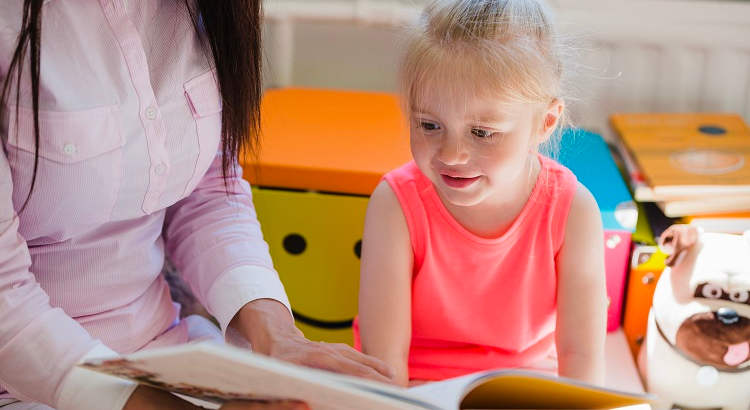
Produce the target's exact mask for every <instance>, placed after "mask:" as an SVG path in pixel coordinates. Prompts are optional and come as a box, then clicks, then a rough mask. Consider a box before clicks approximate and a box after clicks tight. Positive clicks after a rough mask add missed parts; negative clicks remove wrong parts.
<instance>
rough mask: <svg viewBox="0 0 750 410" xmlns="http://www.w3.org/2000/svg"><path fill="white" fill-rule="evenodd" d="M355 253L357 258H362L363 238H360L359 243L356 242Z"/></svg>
mask: <svg viewBox="0 0 750 410" xmlns="http://www.w3.org/2000/svg"><path fill="white" fill-rule="evenodd" d="M354 254H355V255H357V259H361V258H362V239H360V240H358V241H357V243H355V244H354Z"/></svg>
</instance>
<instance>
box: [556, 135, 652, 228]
mask: <svg viewBox="0 0 750 410" xmlns="http://www.w3.org/2000/svg"><path fill="white" fill-rule="evenodd" d="M557 160H558V161H559V162H560V163H561V164H563V165H565V166H566V167H567V168H568V169H570V170H571V171H573V173H574V174H575V175H576V177H577V178H578V181H580V182H581V184H583V186H585V187H586V188H587V189H588V190H589V191H591V194H592V195H593V196H594V198H595V199H596V203H597V205H599V210H600V211H601V214H602V224H603V227H604V229H605V230H614V231H628V232H633V231H634V230H635V225H636V221H637V219H638V210H637V208H636V206H635V203H634V202H633V198H632V196H631V195H630V191H628V187H627V186H626V185H625V181H624V180H623V179H622V176H621V174H620V171H619V170H618V168H617V164H616V163H615V161H614V159H613V158H612V154H611V152H610V149H609V146H607V144H606V143H605V142H604V140H603V139H602V137H600V136H599V135H597V134H594V133H592V132H588V131H584V130H567V131H566V132H564V133H563V136H562V140H561V142H560V152H559V154H558V156H557Z"/></svg>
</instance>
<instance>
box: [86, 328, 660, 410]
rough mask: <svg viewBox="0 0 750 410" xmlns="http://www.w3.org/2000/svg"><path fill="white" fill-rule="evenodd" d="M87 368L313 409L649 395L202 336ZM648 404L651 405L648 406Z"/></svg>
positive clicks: (474, 405) (212, 398) (560, 402)
mask: <svg viewBox="0 0 750 410" xmlns="http://www.w3.org/2000/svg"><path fill="white" fill-rule="evenodd" d="M81 366H82V367H85V368H87V369H91V370H94V371H98V372H103V373H106V374H110V375H114V376H119V377H124V378H127V379H130V380H134V381H136V382H138V383H142V384H146V385H149V386H153V387H156V388H160V389H165V390H168V391H171V392H174V393H178V394H181V395H185V396H189V397H193V398H198V399H201V400H203V401H205V403H212V404H213V407H214V408H215V407H218V404H220V403H222V402H224V401H228V400H243V399H244V400H261V401H275V400H284V399H293V400H301V401H304V402H306V403H307V404H308V405H309V406H310V408H312V409H347V410H348V409H363V410H364V409H368V410H369V409H431V410H439V409H458V408H462V409H464V408H468V409H480V408H481V409H494V408H537V409H543V408H615V407H624V406H631V405H638V404H642V403H648V402H649V401H650V400H651V399H652V397H651V396H648V395H643V394H634V393H625V392H618V391H614V390H608V389H604V388H601V387H594V386H590V385H586V384H583V383H580V382H576V381H573V380H568V379H562V378H555V377H552V376H544V375H540V374H537V373H532V372H526V371H514V370H506V371H490V372H482V373H476V374H471V375H468V376H463V377H460V378H456V379H450V380H446V381H443V382H436V383H429V384H425V385H422V386H418V387H414V388H411V389H403V388H398V387H394V386H390V385H386V384H382V383H376V382H371V381H367V380H363V379H359V378H355V377H349V376H344V375H339V374H335V373H331V372H326V371H322V370H316V369H310V368H305V367H301V366H297V365H293V364H289V363H286V362H282V361H279V360H275V359H272V358H269V357H266V356H262V355H259V354H255V353H252V352H250V351H249V350H245V349H239V348H235V347H232V346H227V345H220V344H214V343H210V342H200V343H192V344H185V345H181V346H175V347H166V348H160V349H153V350H149V351H142V352H137V353H133V354H131V355H127V356H123V357H119V358H116V359H99V360H92V361H87V362H85V363H83V364H81ZM647 408H648V407H647Z"/></svg>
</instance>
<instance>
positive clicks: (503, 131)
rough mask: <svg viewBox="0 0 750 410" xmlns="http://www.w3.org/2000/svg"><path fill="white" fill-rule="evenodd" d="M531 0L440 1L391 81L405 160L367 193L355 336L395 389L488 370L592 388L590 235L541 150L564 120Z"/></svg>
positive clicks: (593, 225) (599, 333) (545, 27)
mask: <svg viewBox="0 0 750 410" xmlns="http://www.w3.org/2000/svg"><path fill="white" fill-rule="evenodd" d="M559 55H560V49H559V46H558V45H557V42H556V40H555V34H554V31H553V28H552V26H551V24H550V21H549V18H548V15H547V14H546V13H545V10H544V8H543V7H542V5H541V4H539V3H538V2H537V1H534V0H436V1H433V2H432V3H430V4H429V5H428V6H427V8H426V9H425V11H424V14H423V16H422V18H421V20H420V23H419V25H418V27H417V29H416V30H415V32H414V33H413V36H412V37H411V39H410V41H409V43H408V47H407V51H406V54H405V57H404V59H403V61H402V65H401V72H400V86H401V92H402V95H403V100H404V106H405V112H406V114H407V115H408V120H409V122H410V133H411V151H412V155H413V159H414V160H413V161H412V162H410V163H408V164H406V165H404V166H402V167H401V168H398V169H396V170H394V171H391V172H390V173H388V174H387V175H386V176H385V177H384V178H383V181H381V183H380V184H379V185H378V187H377V188H376V189H375V191H374V193H373V194H372V198H371V200H370V204H369V207H368V210H367V217H366V221H365V231H364V238H363V251H362V267H361V284H360V302H359V312H360V316H359V318H358V323H357V326H356V327H355V335H356V337H357V339H358V343H361V344H360V347H361V349H362V350H363V351H364V352H365V353H367V354H370V355H373V356H375V357H378V358H380V359H382V360H384V361H385V362H387V363H388V364H389V365H390V366H391V367H392V368H393V369H394V370H395V373H396V382H397V383H399V384H402V385H406V384H408V383H409V381H410V380H411V381H418V380H438V379H443V378H448V377H454V376H459V375H463V374H467V373H471V372H474V371H479V370H484V369H489V368H510V367H512V368H530V369H537V370H545V371H550V372H556V373H558V374H559V375H561V376H566V377H571V378H576V379H580V380H584V381H588V382H593V383H601V382H602V381H603V367H604V366H603V363H604V335H605V325H606V306H607V302H606V293H605V279H604V278H605V277H604V262H603V249H602V226H601V222H600V216H599V212H598V208H597V205H596V203H595V201H594V199H593V197H592V196H591V194H590V193H589V192H588V191H587V190H586V188H584V187H583V186H582V185H581V184H580V183H578V182H577V180H576V178H575V176H574V175H573V174H572V173H571V172H570V171H569V170H568V169H566V168H565V167H563V166H562V165H560V164H558V163H557V162H555V161H554V160H552V159H549V158H547V157H545V156H543V155H541V154H539V153H538V151H539V150H538V147H539V145H540V144H542V143H544V142H546V141H549V140H550V139H551V138H554V136H555V131H556V130H557V129H558V127H559V126H560V124H561V122H562V120H563V116H564V109H565V105H564V101H563V98H562V93H561V76H562V73H563V68H562V64H561V61H560V57H559Z"/></svg>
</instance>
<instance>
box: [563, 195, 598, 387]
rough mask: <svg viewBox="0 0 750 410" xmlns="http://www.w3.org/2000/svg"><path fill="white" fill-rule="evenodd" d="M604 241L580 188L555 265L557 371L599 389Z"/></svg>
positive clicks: (593, 210)
mask: <svg viewBox="0 0 750 410" xmlns="http://www.w3.org/2000/svg"><path fill="white" fill-rule="evenodd" d="M603 238H604V233H603V231H602V224H601V218H600V216H599V209H598V207H597V205H596V201H595V200H594V198H593V197H592V196H591V193H589V191H588V190H587V189H586V188H585V187H583V185H580V184H579V185H578V190H577V191H576V194H575V197H574V198H573V202H572V204H571V207H570V213H569V214H568V221H567V225H566V228H565V239H564V242H563V245H562V249H561V250H560V253H559V255H558V260H557V266H558V286H557V335H556V339H557V354H558V367H559V369H558V370H559V374H560V376H564V377H570V378H574V379H579V380H582V381H586V382H589V383H594V384H598V385H602V384H603V383H604V338H605V335H606V326H607V291H606V281H605V271H604V247H603Z"/></svg>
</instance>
